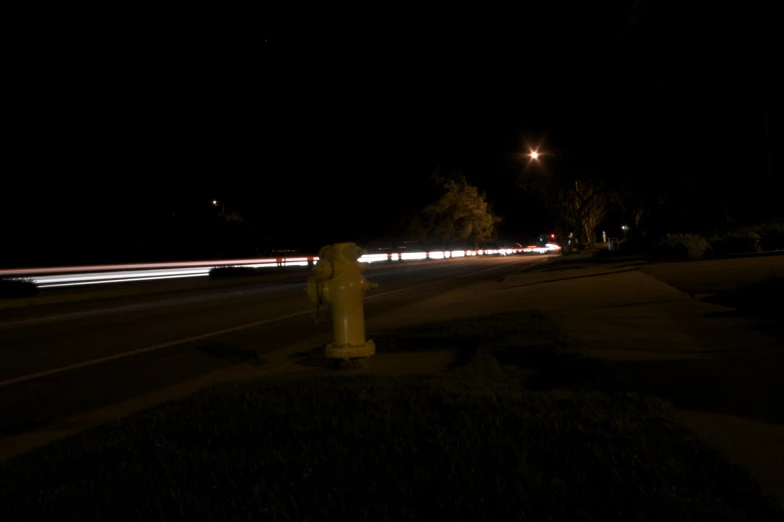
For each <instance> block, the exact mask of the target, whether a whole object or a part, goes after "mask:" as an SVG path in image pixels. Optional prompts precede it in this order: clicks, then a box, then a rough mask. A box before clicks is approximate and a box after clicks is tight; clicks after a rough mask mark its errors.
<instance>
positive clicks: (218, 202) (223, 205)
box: [212, 199, 226, 215]
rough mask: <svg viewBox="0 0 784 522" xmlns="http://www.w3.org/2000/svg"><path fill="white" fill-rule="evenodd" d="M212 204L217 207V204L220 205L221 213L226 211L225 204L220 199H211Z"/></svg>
mask: <svg viewBox="0 0 784 522" xmlns="http://www.w3.org/2000/svg"><path fill="white" fill-rule="evenodd" d="M212 206H213V207H218V206H220V209H221V215H223V214H225V213H226V205H225V204H224V203H223V202H222V201H218V200H217V199H213V200H212Z"/></svg>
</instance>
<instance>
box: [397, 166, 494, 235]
mask: <svg viewBox="0 0 784 522" xmlns="http://www.w3.org/2000/svg"><path fill="white" fill-rule="evenodd" d="M436 181H437V184H438V185H439V186H440V188H441V196H440V197H439V199H438V200H437V201H435V202H434V203H431V204H429V205H427V206H426V207H425V208H424V209H423V210H422V211H421V212H419V213H417V214H416V215H414V216H412V218H411V220H410V222H409V223H410V226H409V230H411V231H412V232H414V233H417V232H418V234H417V235H419V236H420V237H421V238H422V239H425V240H431V241H438V242H444V243H450V242H455V241H468V242H471V243H474V244H477V243H484V242H487V241H490V240H492V239H494V238H495V237H496V232H497V230H496V226H497V225H498V223H500V222H501V218H499V217H498V216H496V215H495V214H493V212H492V211H491V210H490V205H489V203H488V202H487V200H486V196H485V194H484V193H483V192H480V191H479V189H477V188H476V187H474V186H473V185H470V184H469V183H468V181H466V179H465V177H464V176H463V175H462V174H460V173H455V174H453V175H452V176H451V177H449V178H442V177H437V178H436Z"/></svg>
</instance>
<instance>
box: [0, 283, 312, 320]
mask: <svg viewBox="0 0 784 522" xmlns="http://www.w3.org/2000/svg"><path fill="white" fill-rule="evenodd" d="M294 286H302V284H301V283H286V284H278V285H275V286H265V287H262V288H252V289H245V290H239V291H234V292H222V293H216V294H212V295H206V296H205V295H202V296H201V297H182V298H178V299H169V300H166V301H155V302H146V303H141V304H136V305H127V306H120V307H116V308H99V309H97V310H86V311H84V312H73V313H70V314H61V315H50V316H46V317H36V318H34V319H23V320H21V321H11V322H10V323H0V330H2V329H4V328H11V327H14V326H24V325H31V324H39V323H49V322H56V321H63V320H67V319H81V318H84V317H92V316H97V315H109V314H117V313H126V312H134V311H138V310H145V309H154V308H163V307H167V306H176V305H183V304H191V303H201V302H208V301H216V300H219V299H228V298H231V297H237V296H240V295H243V294H265V293H270V292H273V291H275V290H281V289H283V288H285V287H292V288H293V287H294Z"/></svg>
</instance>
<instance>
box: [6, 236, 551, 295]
mask: <svg viewBox="0 0 784 522" xmlns="http://www.w3.org/2000/svg"><path fill="white" fill-rule="evenodd" d="M559 249H560V247H559V246H558V245H554V244H547V245H545V246H544V247H538V246H529V247H526V248H516V249H512V248H509V249H502V250H452V251H443V252H440V251H439V252H401V253H394V254H392V253H388V254H365V255H363V256H362V257H360V258H359V261H360V262H361V263H377V262H382V261H416V260H425V259H428V258H430V259H450V258H456V257H457V258H462V257H473V256H485V255H513V254H520V253H540V254H545V253H548V252H552V251H554V250H559ZM316 261H318V257H292V258H277V259H270V258H266V259H243V260H230V261H191V262H183V263H150V264H139V265H104V266H91V267H70V268H68V267H62V268H60V267H58V268H43V269H41V268H39V269H34V268H33V269H17V270H4V271H0V277H9V276H10V277H24V278H28V279H32V280H33V281H35V283H36V284H37V285H38V286H39V287H40V288H57V287H66V286H85V285H99V284H116V283H131V282H138V281H157V280H163V279H180V278H186V277H206V276H208V275H209V273H210V270H212V269H213V268H216V267H229V266H231V267H247V268H274V267H281V266H308V265H309V264H310V263H315V262H316ZM89 269H98V270H96V271H87V270H89ZM101 269H102V270H101ZM68 271H70V273H68Z"/></svg>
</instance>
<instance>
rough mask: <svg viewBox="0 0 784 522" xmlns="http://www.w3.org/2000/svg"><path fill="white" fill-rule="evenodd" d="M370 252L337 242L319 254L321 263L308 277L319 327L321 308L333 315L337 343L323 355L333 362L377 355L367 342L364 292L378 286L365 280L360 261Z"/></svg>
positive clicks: (314, 314)
mask: <svg viewBox="0 0 784 522" xmlns="http://www.w3.org/2000/svg"><path fill="white" fill-rule="evenodd" d="M365 253H367V252H366V251H365V250H364V249H362V248H360V247H358V246H357V245H356V244H354V243H336V244H334V245H329V246H325V247H324V248H322V249H321V251H320V252H319V261H318V263H316V266H314V267H313V272H312V273H311V275H310V276H309V277H308V286H307V288H306V290H307V293H308V300H309V301H310V306H311V316H312V317H313V319H314V321H315V323H316V324H318V323H319V322H320V321H321V320H322V318H323V317H322V316H321V314H320V310H321V305H322V304H326V305H328V308H327V313H329V312H330V311H331V312H332V326H333V331H334V341H333V342H332V343H330V344H329V345H327V347H326V349H325V351H324V354H325V355H326V356H327V357H329V358H333V359H356V358H360V357H370V356H371V355H373V354H374V353H376V345H375V343H373V341H369V340H366V339H365V313H364V304H363V300H364V297H365V292H366V291H367V290H369V289H371V288H376V287H378V284H377V283H371V282H369V281H367V280H365V278H364V276H363V275H362V268H363V267H362V265H361V264H360V263H359V262H358V259H359V258H360V257H361V256H362V255H363V254H365Z"/></svg>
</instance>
